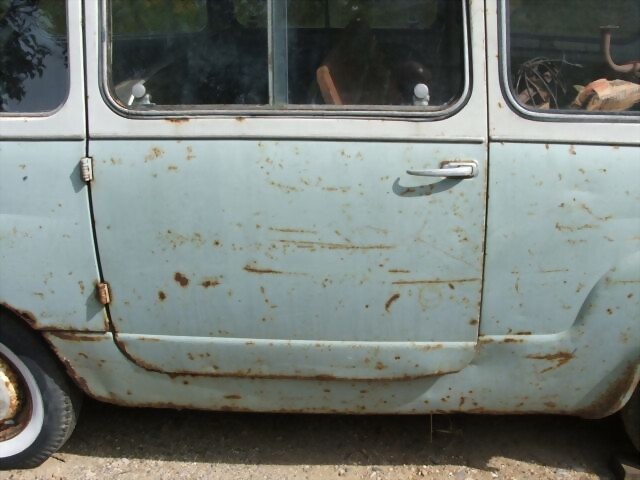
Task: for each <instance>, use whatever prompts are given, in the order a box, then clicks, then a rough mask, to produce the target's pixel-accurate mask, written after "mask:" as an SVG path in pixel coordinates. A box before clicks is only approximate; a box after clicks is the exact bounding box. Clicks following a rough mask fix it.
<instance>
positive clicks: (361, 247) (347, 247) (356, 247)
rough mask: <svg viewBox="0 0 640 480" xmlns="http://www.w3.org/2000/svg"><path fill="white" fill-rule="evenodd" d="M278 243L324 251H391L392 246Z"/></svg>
mask: <svg viewBox="0 0 640 480" xmlns="http://www.w3.org/2000/svg"><path fill="white" fill-rule="evenodd" d="M280 243H289V244H292V245H295V246H296V247H298V248H315V247H318V248H323V249H326V250H391V249H393V248H394V246H393V245H356V244H352V243H325V242H308V241H296V240H280Z"/></svg>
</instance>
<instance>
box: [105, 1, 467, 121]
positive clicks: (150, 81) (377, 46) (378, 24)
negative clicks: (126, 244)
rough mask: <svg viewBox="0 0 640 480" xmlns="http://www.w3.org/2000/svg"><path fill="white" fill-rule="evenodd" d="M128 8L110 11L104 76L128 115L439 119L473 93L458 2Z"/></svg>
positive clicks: (113, 4)
mask: <svg viewBox="0 0 640 480" xmlns="http://www.w3.org/2000/svg"><path fill="white" fill-rule="evenodd" d="M130 4H131V2H125V1H123V0H111V1H110V2H109V4H108V18H109V24H110V28H109V43H108V47H109V50H108V52H109V55H108V62H109V64H108V68H107V70H108V72H109V73H110V76H109V88H110V89H111V93H112V96H113V97H114V98H115V99H116V101H118V102H119V103H120V104H121V105H123V106H126V107H128V108H131V109H137V110H142V111H144V110H149V109H151V110H168V109H171V110H176V109H177V108H191V109H193V107H196V108H198V107H207V106H216V107H219V108H231V109H233V108H242V106H245V107H244V108H245V109H246V106H251V107H252V108H258V109H275V108H278V109H286V108H288V107H294V108H311V109H313V108H327V109H330V108H334V109H340V108H349V107H351V108H352V109H353V107H354V106H369V107H374V109H384V108H385V107H387V108H394V109H397V108H398V107H401V108H403V107H404V108H406V109H409V110H411V109H416V110H420V111H441V110H443V109H445V108H447V107H449V106H451V105H452V104H454V103H455V102H456V101H458V100H459V99H460V98H461V96H462V95H463V94H464V92H465V89H466V87H468V85H466V79H467V78H468V74H467V72H466V71H465V69H466V68H468V67H467V65H466V64H465V62H466V60H465V58H466V55H465V52H466V42H465V36H466V32H465V25H466V19H465V6H464V5H465V3H464V1H462V0H459V1H458V0H216V1H211V0H209V1H205V0H193V1H191V2H188V1H181V0H145V1H144V2H137V3H136V4H135V12H133V11H132V7H131V6H130ZM167 5H169V7H167ZM120 19H126V21H121V20H120Z"/></svg>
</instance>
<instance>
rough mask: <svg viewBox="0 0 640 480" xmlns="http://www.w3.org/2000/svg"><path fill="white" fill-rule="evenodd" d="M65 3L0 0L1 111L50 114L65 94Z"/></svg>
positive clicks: (61, 101) (61, 0) (66, 46)
mask: <svg viewBox="0 0 640 480" xmlns="http://www.w3.org/2000/svg"><path fill="white" fill-rule="evenodd" d="M66 18H67V16H66V9H65V2H64V1H63V0H0V112H3V113H39V112H50V111H53V110H55V109H56V108H57V107H59V106H60V105H62V103H64V101H65V99H66V97H67V95H68V92H69V58H68V40H67V38H68V37H67V19H66Z"/></svg>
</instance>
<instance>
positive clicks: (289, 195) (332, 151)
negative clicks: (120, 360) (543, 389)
mask: <svg viewBox="0 0 640 480" xmlns="http://www.w3.org/2000/svg"><path fill="white" fill-rule="evenodd" d="M91 148H92V154H93V155H94V157H95V163H96V178H97V180H96V182H95V184H94V187H93V195H94V197H93V198H94V207H95V213H96V218H97V219H98V223H97V231H98V242H99V247H100V252H101V258H102V262H103V268H104V273H105V278H106V280H107V281H108V282H109V283H110V285H111V287H112V293H113V303H112V305H111V313H112V319H113V322H114V326H115V328H116V330H117V332H119V333H123V334H138V335H152V336H165V337H167V338H166V340H169V341H170V338H168V337H169V336H177V337H186V338H181V339H180V342H182V343H183V345H187V346H186V347H185V351H184V353H185V354H186V353H191V354H192V355H196V354H198V355H199V354H204V353H206V348H205V347H203V344H202V342H201V339H203V338H210V339H216V338H218V339H223V338H226V339H250V340H251V339H258V340H260V339H262V340H292V341H302V343H300V344H298V345H303V344H304V341H317V342H324V343H325V344H326V345H324V346H328V345H329V344H330V342H396V343H398V342H399V343H403V342H405V343H409V342H421V343H444V344H445V347H446V344H448V343H450V346H451V348H454V346H455V344H456V343H462V344H464V343H465V342H472V343H474V342H475V341H476V338H477V329H478V320H479V317H478V314H479V303H480V285H481V278H482V253H483V239H484V210H485V192H486V190H485V178H486V177H485V176H486V147H485V146H484V145H482V144H475V145H474V144H468V145H465V144H460V145H453V144H435V145H434V144H405V143H402V144H401V143H391V142H389V143H372V142H362V143H357V142H353V143H350V142H329V141H327V142H311V141H295V142H294V141H281V142H277V141H269V142H267V141H262V142H260V141H254V140H248V141H183V142H180V141H99V140H98V141H95V142H92V147H91ZM455 159H473V160H476V161H478V162H479V164H480V172H481V174H480V177H479V178H476V179H472V180H463V181H453V180H443V181H438V180H437V179H436V180H433V179H431V180H430V179H425V178H418V177H411V176H409V175H407V174H406V173H405V171H406V170H407V169H409V168H413V169H421V168H437V167H439V165H440V163H441V162H442V161H445V160H455ZM123 338H124V337H123ZM189 344H190V345H189ZM149 345H150V342H147V344H146V345H145V344H144V343H143V342H140V344H139V345H138V346H137V347H135V346H132V345H131V338H129V341H128V345H127V347H129V348H130V351H129V353H130V354H132V356H133V357H135V358H137V359H138V360H140V361H141V362H147V363H148V362H149V359H150V357H154V362H155V363H154V365H155V366H156V367H158V366H159V365H160V363H161V364H162V366H163V368H164V369H171V370H172V369H175V368H178V367H180V369H182V368H183V367H184V362H185V360H184V358H182V359H181V360H179V361H178V360H176V363H175V364H174V365H173V368H171V365H170V364H169V363H170V361H169V360H166V359H165V360H163V361H162V362H160V359H159V358H158V357H157V356H154V355H152V353H151V349H152V347H151V346H149ZM210 345H215V342H213V343H210ZM238 345H239V346H238V348H239V349H241V351H242V350H244V349H245V348H246V347H245V346H243V344H242V342H238ZM203 348H205V350H204V351H202V349H203ZM147 350H148V352H149V353H145V352H146V351H147ZM278 350H279V349H269V351H273V352H278ZM458 353H459V356H457V357H456V359H457V360H456V362H458V363H460V362H461V361H462V359H465V361H469V360H470V357H469V354H468V352H467V351H466V349H464V348H463V349H460V350H459V352H458ZM273 355H275V356H268V357H267V358H266V359H265V363H266V364H269V365H273V364H279V362H278V359H277V356H278V355H279V354H278V353H274V354H273ZM300 355H302V353H300ZM436 356H437V355H436V354H434V356H433V357H432V358H433V359H435V358H436ZM300 358H301V357H300ZM327 358H328V357H327ZM327 362H328V360H327ZM187 363H188V365H187V367H188V368H187V370H188V371H190V372H193V373H210V372H211V368H212V365H211V363H210V362H198V361H193V362H187ZM280 363H281V362H280ZM327 365H329V363H326V364H325V367H326V366H327ZM374 365H375V363H374ZM456 365H457V363H456ZM418 366H419V368H416V367H418ZM440 367H442V364H441V363H439V362H437V361H435V360H427V361H424V362H423V363H418V365H415V364H414V366H412V367H411V369H409V370H411V372H412V375H413V373H414V372H416V371H420V372H421V374H423V375H424V374H429V373H430V372H431V373H435V372H437V371H439V369H440ZM229 368H230V369H232V370H233V369H235V370H238V369H241V367H238V366H233V365H230V366H229ZM242 368H244V367H242ZM445 368H446V366H445ZM320 370H322V368H320ZM324 370H327V368H325V369H324ZM276 373H277V372H276Z"/></svg>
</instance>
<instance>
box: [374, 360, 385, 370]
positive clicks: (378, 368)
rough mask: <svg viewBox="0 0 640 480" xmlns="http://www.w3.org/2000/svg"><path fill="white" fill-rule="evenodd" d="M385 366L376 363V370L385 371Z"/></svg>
mask: <svg viewBox="0 0 640 480" xmlns="http://www.w3.org/2000/svg"><path fill="white" fill-rule="evenodd" d="M386 368H387V366H386V365H385V364H384V363H382V362H377V363H376V370H386Z"/></svg>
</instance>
